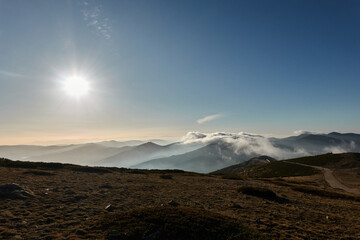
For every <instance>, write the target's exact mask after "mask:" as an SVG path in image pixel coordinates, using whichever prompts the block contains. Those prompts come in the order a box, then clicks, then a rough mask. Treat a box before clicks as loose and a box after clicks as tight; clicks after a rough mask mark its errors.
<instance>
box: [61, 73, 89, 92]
mask: <svg viewBox="0 0 360 240" xmlns="http://www.w3.org/2000/svg"><path fill="white" fill-rule="evenodd" d="M64 89H65V91H66V92H67V93H68V94H69V95H71V96H73V97H81V96H84V95H86V94H87V93H88V92H89V82H88V81H86V80H85V79H84V78H82V77H78V76H73V77H70V78H67V79H66V80H65V81H64Z"/></svg>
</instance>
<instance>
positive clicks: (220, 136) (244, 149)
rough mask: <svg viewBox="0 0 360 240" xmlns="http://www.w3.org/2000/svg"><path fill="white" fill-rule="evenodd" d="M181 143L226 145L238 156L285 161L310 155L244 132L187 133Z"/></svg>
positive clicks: (302, 150) (301, 150)
mask: <svg viewBox="0 0 360 240" xmlns="http://www.w3.org/2000/svg"><path fill="white" fill-rule="evenodd" d="M181 141H182V143H183V144H195V143H198V144H202V145H207V144H210V143H226V144H229V145H230V146H232V148H233V151H234V152H235V153H236V154H238V155H242V154H246V155H253V156H260V155H267V156H270V157H274V158H276V159H287V158H294V157H300V156H306V155H310V153H308V152H307V151H305V150H304V149H294V150H289V149H284V148H279V147H276V146H274V145H273V143H272V142H271V141H270V139H269V138H267V137H264V136H261V135H256V134H251V133H245V132H239V133H226V132H215V133H200V132H189V133H187V134H186V136H184V137H183V138H182V139H181Z"/></svg>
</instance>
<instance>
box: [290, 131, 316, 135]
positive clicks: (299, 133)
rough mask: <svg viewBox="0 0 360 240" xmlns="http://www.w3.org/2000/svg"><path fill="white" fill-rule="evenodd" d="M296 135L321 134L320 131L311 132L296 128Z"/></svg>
mask: <svg viewBox="0 0 360 240" xmlns="http://www.w3.org/2000/svg"><path fill="white" fill-rule="evenodd" d="M294 134H295V135H297V136H298V135H301V134H320V133H319V132H310V131H306V130H296V131H294Z"/></svg>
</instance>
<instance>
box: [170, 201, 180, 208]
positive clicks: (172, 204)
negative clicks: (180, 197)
mask: <svg viewBox="0 0 360 240" xmlns="http://www.w3.org/2000/svg"><path fill="white" fill-rule="evenodd" d="M168 204H169V205H170V206H173V207H177V206H179V205H180V204H179V203H177V202H175V201H174V200H171V201H170V202H168Z"/></svg>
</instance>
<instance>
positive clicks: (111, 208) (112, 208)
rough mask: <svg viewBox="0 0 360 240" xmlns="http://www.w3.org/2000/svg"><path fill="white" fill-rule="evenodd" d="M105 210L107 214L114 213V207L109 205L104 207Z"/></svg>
mask: <svg viewBox="0 0 360 240" xmlns="http://www.w3.org/2000/svg"><path fill="white" fill-rule="evenodd" d="M105 210H106V211H108V212H112V211H114V207H113V206H112V205H111V204H109V205H107V206H106V207H105Z"/></svg>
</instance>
